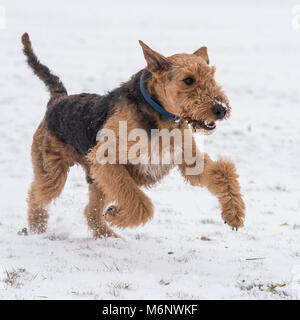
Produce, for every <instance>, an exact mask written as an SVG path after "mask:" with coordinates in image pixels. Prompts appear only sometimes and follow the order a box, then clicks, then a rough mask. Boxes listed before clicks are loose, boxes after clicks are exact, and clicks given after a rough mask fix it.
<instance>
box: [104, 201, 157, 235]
mask: <svg viewBox="0 0 300 320" xmlns="http://www.w3.org/2000/svg"><path fill="white" fill-rule="evenodd" d="M106 212H107V210H106ZM152 217H153V210H152V207H150V208H147V207H145V206H144V205H143V204H142V203H140V204H138V205H137V207H136V208H135V210H133V211H129V210H128V209H127V210H125V209H123V208H121V207H120V208H116V207H115V208H112V209H110V210H109V211H108V212H107V213H106V214H105V215H104V219H105V221H106V222H107V223H109V224H110V225H111V226H115V227H118V228H122V229H124V228H134V227H137V226H139V225H144V224H145V223H146V222H147V221H148V220H149V219H151V218H152Z"/></svg>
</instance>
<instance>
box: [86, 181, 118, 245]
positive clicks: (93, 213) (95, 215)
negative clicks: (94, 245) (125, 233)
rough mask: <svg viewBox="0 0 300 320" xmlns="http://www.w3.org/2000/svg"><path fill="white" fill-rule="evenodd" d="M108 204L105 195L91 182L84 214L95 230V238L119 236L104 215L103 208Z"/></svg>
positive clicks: (93, 230)
mask: <svg viewBox="0 0 300 320" xmlns="http://www.w3.org/2000/svg"><path fill="white" fill-rule="evenodd" d="M105 205H106V202H105V195H104V193H103V192H102V191H101V189H99V188H98V187H97V186H96V184H95V183H90V184H89V203H88V205H87V206H86V207H85V210H84V215H85V217H86V220H87V223H88V226H89V228H90V229H91V230H92V232H93V236H94V238H96V239H97V238H102V237H116V238H118V237H119V236H118V235H117V234H116V233H114V232H113V231H112V230H111V229H110V228H109V226H108V225H107V223H106V222H105V220H104V217H103V210H104V207H105Z"/></svg>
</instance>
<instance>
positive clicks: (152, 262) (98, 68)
mask: <svg viewBox="0 0 300 320" xmlns="http://www.w3.org/2000/svg"><path fill="white" fill-rule="evenodd" d="M297 4H298V5H299V4H300V2H299V0H295V1H271V0H270V1H253V0H251V1H248V2H246V1H243V2H241V1H221V0H220V1H209V0H207V1H198V0H195V1H177V0H172V1H171V0H170V1H160V0H152V1H142V0H135V1H113V0H110V1H96V0H95V1H91V0H85V1H58V0H52V1H48V2H46V1H33V0H27V1H23V2H22V1H17V0H5V1H4V2H3V1H1V2H0V5H2V6H3V7H5V9H6V28H5V29H2V30H0V43H1V45H0V72H1V77H0V92H1V94H0V107H1V116H0V143H1V152H0V181H1V184H0V188H1V189H0V197H1V207H0V299H32V298H33V299H53V298H57V299H154V298H156V299H194V298H195V299H297V298H300V212H299V211H300V197H299V194H300V166H299V161H300V135H299V133H300V127H299V123H300V91H299V83H300V78H299V77H300V29H299V30H294V29H293V28H292V18H293V16H292V8H293V6H294V5H297ZM24 31H27V32H28V33H29V34H30V35H31V38H32V42H33V45H34V49H35V51H36V53H37V55H38V56H39V58H40V59H41V61H42V62H44V63H45V64H47V65H48V66H50V67H51V69H52V70H54V72H55V73H57V74H58V75H59V76H60V77H61V78H62V80H63V82H64V83H65V85H66V87H67V89H68V91H69V92H70V93H78V92H83V91H85V92H96V93H100V94H101V93H103V92H105V91H106V90H109V89H112V88H114V87H116V86H117V85H118V84H119V83H120V82H121V81H125V80H127V79H128V78H129V76H130V75H131V74H133V73H135V72H136V71H137V70H139V69H140V68H142V67H143V66H144V65H145V62H144V60H143V55H142V51H141V48H140V47H139V45H138V42H137V40H138V39H142V40H143V41H145V42H146V43H147V44H149V45H150V46H151V47H153V48H154V49H156V50H158V51H160V52H162V53H163V54H166V55H169V54H173V53H176V52H193V51H194V50H195V49H197V48H199V47H200V46H202V45H206V46H207V47H208V49H209V55H210V60H211V62H212V63H213V64H216V66H217V80H218V81H219V82H220V83H221V84H222V85H223V87H224V89H225V90H226V92H227V94H228V96H229V97H230V99H231V104H232V108H233V110H232V117H231V118H230V120H228V121H227V122H224V123H222V124H221V125H219V127H218V130H217V132H216V133H215V134H214V135H212V136H210V137H207V138H206V139H205V148H206V151H207V152H208V153H209V154H210V155H211V156H212V157H213V158H215V159H216V158H217V157H218V156H226V157H229V158H231V159H232V160H233V161H234V162H235V163H236V166H237V168H238V171H239V173H240V182H241V186H242V192H243V194H244V197H245V202H246V206H247V218H246V224H245V227H244V228H243V229H241V230H239V231H238V232H234V231H232V230H231V229H230V228H229V227H228V226H227V225H224V223H223V221H222V220H221V216H220V208H219V206H218V203H217V200H216V199H215V197H213V196H212V195H210V194H209V193H208V191H206V190H203V189H200V188H193V187H191V186H188V185H186V184H185V183H184V182H183V180H182V178H181V177H180V175H179V174H178V172H176V170H175V171H174V172H172V173H171V175H170V176H168V177H167V178H166V179H165V180H164V181H163V182H162V183H160V184H159V185H158V186H157V187H155V188H153V189H152V190H150V191H146V192H147V194H149V196H150V197H151V198H152V199H153V202H154V204H155V217H154V219H153V220H152V221H151V222H149V223H148V224H147V225H146V226H145V227H140V228H137V229H133V230H125V231H120V234H122V236H123V237H124V238H125V241H123V240H117V239H107V240H97V241H94V240H92V239H91V235H90V233H89V231H88V228H87V225H86V222H85V220H84V217H83V209H84V206H85V204H86V202H87V186H86V183H85V179H84V175H83V172H82V170H81V169H80V168H73V169H72V170H71V172H70V175H69V180H68V183H67V185H66V187H65V189H64V191H63V193H62V195H61V197H60V198H59V199H57V200H56V201H55V203H54V204H53V205H51V207H50V211H51V218H50V221H49V229H48V231H47V233H46V234H44V235H38V236H37V235H26V230H24V228H26V227H27V221H26V193H27V189H28V186H29V184H30V182H31V179H32V168H31V162H30V145H31V139H32V135H33V132H34V130H35V128H36V127H37V125H38V123H39V122H40V120H41V118H42V116H43V114H44V112H45V105H46V103H47V100H48V93H47V92H46V90H45V89H44V86H43V84H42V83H41V82H40V81H39V80H38V79H37V78H36V77H35V76H33V74H32V72H31V70H29V68H28V67H27V65H26V64H25V59H24V56H23V55H22V52H21V44H20V36H21V34H22V33H23V32H24ZM22 229H23V231H22Z"/></svg>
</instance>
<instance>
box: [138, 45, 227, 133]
mask: <svg viewBox="0 0 300 320" xmlns="http://www.w3.org/2000/svg"><path fill="white" fill-rule="evenodd" d="M140 44H141V46H142V48H143V52H144V56H145V59H146V61H147V65H148V66H147V68H148V70H149V71H150V72H151V73H152V86H153V87H154V90H155V92H156V94H157V96H158V99H159V101H160V102H161V103H162V105H163V106H164V108H165V109H166V110H167V111H169V112H171V113H173V114H175V115H178V116H180V117H181V118H183V119H185V120H186V121H188V122H189V123H190V124H191V125H192V126H193V127H194V128H195V129H202V131H204V132H205V133H211V132H212V131H213V130H214V129H215V128H216V121H218V120H223V119H226V118H228V117H229V115H230V105H229V101H228V98H227V97H226V95H225V93H224V92H223V91H222V89H221V87H220V86H219V85H218V84H217V83H216V81H215V79H214V75H215V71H216V69H215V67H214V66H213V67H211V66H209V58H208V55H207V50H206V47H202V48H200V49H198V50H197V51H195V52H194V53H193V54H175V55H172V56H170V57H164V56H163V55H161V54H159V53H158V52H155V51H153V50H152V49H150V48H149V47H148V46H147V45H145V44H144V43H143V42H142V41H140Z"/></svg>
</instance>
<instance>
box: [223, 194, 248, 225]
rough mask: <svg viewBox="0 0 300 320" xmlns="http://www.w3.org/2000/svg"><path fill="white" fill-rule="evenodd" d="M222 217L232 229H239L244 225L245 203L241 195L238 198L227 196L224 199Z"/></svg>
mask: <svg viewBox="0 0 300 320" xmlns="http://www.w3.org/2000/svg"><path fill="white" fill-rule="evenodd" d="M222 200H223V201H222V218H223V220H224V222H225V223H227V224H228V225H229V226H230V227H232V230H238V229H239V228H241V227H243V226H244V219H245V204H244V201H243V199H242V197H241V196H239V197H237V198H232V197H227V199H222Z"/></svg>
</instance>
